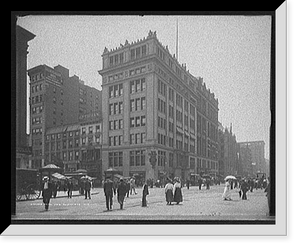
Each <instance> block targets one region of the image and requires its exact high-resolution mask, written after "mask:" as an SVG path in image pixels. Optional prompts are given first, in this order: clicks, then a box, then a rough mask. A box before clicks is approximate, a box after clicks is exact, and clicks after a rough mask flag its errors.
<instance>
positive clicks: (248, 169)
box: [239, 146, 255, 177]
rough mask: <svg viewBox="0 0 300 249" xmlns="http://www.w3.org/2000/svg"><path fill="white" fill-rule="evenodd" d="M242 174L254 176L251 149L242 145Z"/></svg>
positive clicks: (240, 155)
mask: <svg viewBox="0 0 300 249" xmlns="http://www.w3.org/2000/svg"><path fill="white" fill-rule="evenodd" d="M239 157H240V168H241V171H240V174H239V175H241V176H242V177H254V176H255V175H254V172H253V165H252V159H251V158H252V156H251V150H250V148H249V147H248V146H240V154H239Z"/></svg>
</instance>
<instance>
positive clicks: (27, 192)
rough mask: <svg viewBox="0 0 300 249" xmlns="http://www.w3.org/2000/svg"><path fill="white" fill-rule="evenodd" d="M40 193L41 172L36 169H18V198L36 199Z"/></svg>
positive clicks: (18, 199)
mask: <svg viewBox="0 0 300 249" xmlns="http://www.w3.org/2000/svg"><path fill="white" fill-rule="evenodd" d="M40 195H41V174H40V172H39V171H38V170H36V169H19V168H18V169H16V200H17V201H20V200H34V199H38V198H39V197H40Z"/></svg>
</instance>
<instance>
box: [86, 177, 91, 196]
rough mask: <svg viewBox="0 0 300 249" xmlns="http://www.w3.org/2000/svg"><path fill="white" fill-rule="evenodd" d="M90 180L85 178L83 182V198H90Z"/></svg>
mask: <svg viewBox="0 0 300 249" xmlns="http://www.w3.org/2000/svg"><path fill="white" fill-rule="evenodd" d="M91 187H92V184H91V181H90V180H89V179H86V181H85V183H84V194H85V199H87V198H89V199H91Z"/></svg>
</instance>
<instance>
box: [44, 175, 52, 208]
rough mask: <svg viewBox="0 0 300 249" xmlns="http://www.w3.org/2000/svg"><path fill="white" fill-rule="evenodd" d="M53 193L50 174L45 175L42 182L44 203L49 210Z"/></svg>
mask: <svg viewBox="0 0 300 249" xmlns="http://www.w3.org/2000/svg"><path fill="white" fill-rule="evenodd" d="M51 195H52V184H51V182H50V181H49V177H48V176H44V177H43V183H42V196H43V203H44V204H45V210H46V211H48V209H49V202H50V198H51Z"/></svg>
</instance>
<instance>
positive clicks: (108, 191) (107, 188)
mask: <svg viewBox="0 0 300 249" xmlns="http://www.w3.org/2000/svg"><path fill="white" fill-rule="evenodd" d="M103 190H104V194H105V195H113V193H114V183H113V181H112V180H110V179H107V180H105V182H104V184H103Z"/></svg>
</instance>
